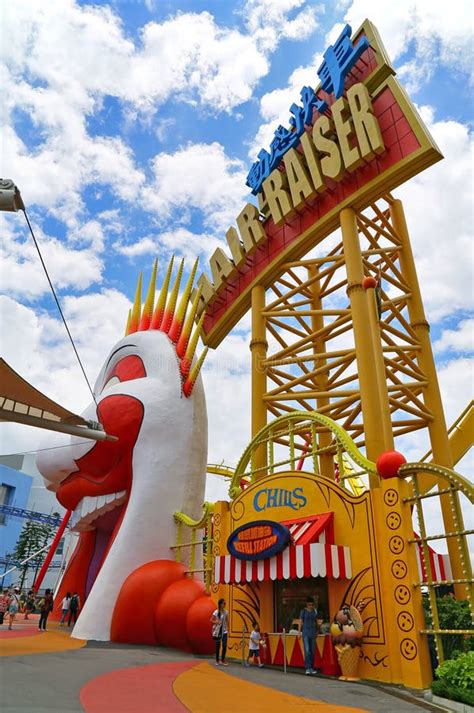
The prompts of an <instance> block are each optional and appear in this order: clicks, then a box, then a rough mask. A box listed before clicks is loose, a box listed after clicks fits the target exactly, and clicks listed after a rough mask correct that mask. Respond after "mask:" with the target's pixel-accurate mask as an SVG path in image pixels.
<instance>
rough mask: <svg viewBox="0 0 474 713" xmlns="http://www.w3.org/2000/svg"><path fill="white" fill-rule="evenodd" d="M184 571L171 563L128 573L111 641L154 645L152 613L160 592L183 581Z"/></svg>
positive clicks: (116, 607)
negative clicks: (174, 583)
mask: <svg viewBox="0 0 474 713" xmlns="http://www.w3.org/2000/svg"><path fill="white" fill-rule="evenodd" d="M185 572H186V567H185V566H184V565H183V564H180V563H179V562H174V561H172V560H156V561H154V562H147V563H146V564H144V565H142V566H141V567H138V569H136V570H135V571H134V572H132V573H131V574H130V575H129V576H128V577H127V579H126V580H125V582H124V583H123V584H122V588H121V590H120V593H119V595H118V598H117V602H116V604H115V608H114V613H113V616H112V626H111V629H110V639H111V641H121V642H123V643H126V644H149V645H151V646H154V645H156V636H155V622H154V619H155V609H156V605H157V603H158V600H159V599H160V597H161V595H162V594H163V592H164V591H165V590H166V589H167V588H168V587H169V586H170V584H173V582H176V581H179V580H183V581H184V577H185Z"/></svg>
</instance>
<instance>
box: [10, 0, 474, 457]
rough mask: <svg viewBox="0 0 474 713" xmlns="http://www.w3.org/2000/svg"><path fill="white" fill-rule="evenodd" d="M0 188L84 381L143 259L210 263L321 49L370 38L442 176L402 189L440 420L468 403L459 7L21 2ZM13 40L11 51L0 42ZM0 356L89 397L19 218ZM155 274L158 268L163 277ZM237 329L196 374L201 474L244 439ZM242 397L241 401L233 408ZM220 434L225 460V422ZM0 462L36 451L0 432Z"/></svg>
mask: <svg viewBox="0 0 474 713" xmlns="http://www.w3.org/2000/svg"><path fill="white" fill-rule="evenodd" d="M3 14H4V17H3V21H2V26H3V30H2V32H3V34H4V41H3V43H2V44H3V49H2V54H1V55H0V62H1V72H2V75H1V76H2V86H3V98H4V102H3V103H4V112H3V132H2V133H3V150H2V155H3V160H2V175H3V176H4V177H8V178H12V179H13V180H14V181H15V182H16V183H17V185H18V186H19V187H20V189H21V191H22V195H23V198H24V201H25V203H26V206H27V209H28V212H29V215H30V218H31V219H32V222H33V224H34V226H35V229H36V232H37V235H38V237H39V238H40V242H41V245H42V246H43V251H44V255H45V258H46V260H47V263H48V266H49V269H50V272H51V275H52V277H53V281H54V283H55V285H56V287H57V289H58V293H59V295H60V299H61V301H62V304H63V305H64V309H65V313H66V315H67V318H68V322H69V325H70V327H71V330H72V332H73V334H74V337H75V339H76V341H77V344H78V347H79V349H80V353H81V356H82V358H83V361H84V363H85V366H86V369H87V372H88V374H89V378H90V379H91V380H94V378H95V376H96V373H97V372H98V370H99V368H100V365H101V362H102V360H103V358H104V356H105V355H106V353H107V351H108V350H109V348H110V347H111V346H112V345H113V343H114V341H116V339H118V338H119V336H120V334H121V331H122V329H123V325H124V323H125V315H126V310H127V307H128V302H129V300H130V299H131V298H132V296H133V292H134V289H135V284H136V278H137V275H138V272H139V271H140V270H144V271H145V272H147V273H148V274H149V272H150V270H151V264H152V261H153V259H154V257H155V256H156V255H158V256H159V257H160V258H162V257H164V258H168V256H169V255H170V254H171V253H172V252H175V253H176V254H178V255H183V256H185V257H186V258H187V264H188V266H189V265H190V264H191V260H192V258H194V257H195V256H199V257H200V258H201V264H202V265H205V264H206V261H207V259H208V257H209V255H210V254H211V253H212V252H213V251H214V249H215V247H216V246H218V245H220V244H221V243H222V240H223V237H224V233H225V230H226V229H227V227H228V226H229V225H230V224H231V223H232V221H233V218H234V217H235V216H236V215H237V213H238V212H239V210H240V208H241V207H242V205H243V202H244V201H245V200H246V199H247V198H248V195H247V189H246V187H245V177H246V174H247V172H248V170H249V168H250V165H251V163H252V160H253V158H254V156H255V155H256V152H257V151H258V149H259V148H261V147H266V146H267V145H268V142H269V139H270V137H271V135H272V132H273V130H274V128H275V127H276V125H277V124H278V123H284V124H286V123H287V118H288V108H289V106H290V104H291V103H292V102H293V101H296V100H298V98H299V89H300V88H301V86H302V85H303V84H304V83H307V84H310V85H311V84H312V85H313V86H314V85H315V84H317V76H316V70H317V68H318V66H319V58H320V56H321V54H322V52H323V51H324V49H325V48H326V47H327V46H328V44H330V43H331V42H332V41H334V39H335V38H336V37H337V36H338V34H339V32H340V31H341V29H342V27H343V25H344V24H345V23H346V22H349V23H350V24H351V25H352V28H353V29H354V30H355V29H357V27H358V26H359V25H360V24H361V22H362V20H363V19H364V18H366V17H368V18H369V19H371V20H372V21H373V22H374V23H375V24H376V25H377V27H378V29H379V31H380V34H381V35H382V39H383V41H384V43H385V45H386V48H387V50H388V52H389V55H390V56H391V58H392V60H393V63H394V66H395V68H396V69H397V73H398V78H399V79H400V81H401V82H402V83H403V85H404V86H405V88H406V89H407V91H408V92H409V94H410V96H411V98H412V100H413V101H414V102H415V103H416V105H417V106H418V108H419V110H420V112H421V114H422V117H423V118H424V120H425V122H426V123H427V125H428V126H429V128H430V130H431V131H432V133H433V136H434V138H435V140H436V141H437V142H438V144H439V146H440V148H441V150H442V152H443V153H444V155H445V160H444V161H443V162H442V163H441V164H439V165H437V166H435V167H433V168H432V169H429V170H428V171H427V172H425V173H424V174H422V175H420V176H419V177H417V178H416V179H413V181H411V182H410V185H409V186H408V185H405V186H402V187H401V188H400V189H399V190H398V191H397V192H396V195H397V196H399V197H401V198H402V199H403V200H404V202H405V210H406V212H407V218H408V222H409V225H410V230H411V234H412V241H413V247H414V251H415V255H416V258H417V264H418V269H419V275H420V281H421V285H422V290H423V295H424V299H425V307H426V310H427V313H428V317H429V320H430V322H431V325H432V338H433V342H434V346H435V353H436V358H437V362H438V366H439V370H440V382H441V386H442V389H443V396H444V399H445V405H446V411H447V416H448V420H452V419H453V418H454V417H455V415H456V414H457V413H458V412H459V411H460V410H461V409H462V408H463V407H464V405H465V404H466V402H467V400H468V398H470V396H468V394H471V393H472V369H471V361H470V359H471V356H472V326H473V320H472V313H471V311H470V310H471V309H472V235H471V232H470V231H471V229H472V202H471V190H470V188H471V185H472V158H471V152H472V102H471V101H469V99H468V97H469V96H470V92H472V77H471V76H470V74H469V72H470V71H471V67H472V66H473V64H472V24H471V11H470V3H468V2H465V3H463V2H460V1H459V0H454V1H453V2H450V3H433V2H429V1H428V0H421V1H419V2H416V3H415V2H413V1H412V0H399V1H398V2H397V3H395V4H394V3H392V2H388V1H387V0H378V1H377V2H375V0H367V1H366V2H363V1H362V0H353V1H351V0H342V1H340V2H327V3H324V2H320V3H318V2H306V0H248V1H244V0H241V1H240V2H231V1H227V0H221V1H216V2H204V1H203V2H198V1H196V0H189V1H188V2H183V1H178V0H177V1H176V2H160V1H159V0H145V1H143V2H141V1H139V0H133V1H130V2H127V1H125V0H117V1H116V2H112V3H110V4H106V3H98V4H96V5H90V4H88V3H86V2H80V3H79V2H73V0H51V1H50V2H48V3H36V2H34V1H33V0H30V1H29V2H27V1H25V0H16V2H15V3H9V4H8V5H5V6H4V8H3ZM6 39H8V40H9V41H6ZM1 225H2V236H3V239H2V243H3V251H4V256H3V268H2V283H3V289H2V293H3V295H2V297H1V305H2V314H3V317H2V319H3V324H4V330H3V332H4V339H3V342H4V349H3V351H4V354H5V358H7V360H8V361H9V362H10V363H11V364H12V366H13V367H14V368H16V369H17V370H18V371H19V372H20V373H22V374H24V375H25V376H26V377H28V378H29V379H31V381H32V382H33V383H35V384H36V385H37V386H38V388H41V389H43V390H44V391H45V392H46V393H48V394H49V395H51V396H52V397H54V398H57V399H58V400H60V401H61V403H64V405H65V406H69V407H70V408H73V409H78V410H81V409H82V408H83V406H84V405H85V404H86V403H87V401H88V397H87V390H86V387H85V384H84V383H83V381H82V380H81V375H80V372H79V369H78V366H77V364H76V363H75V361H74V355H73V353H72V350H71V348H70V346H69V345H68V343H67V342H66V341H65V338H64V334H63V331H62V327H61V325H60V323H59V322H58V315H57V313H56V311H55V309H54V305H53V303H52V300H51V296H50V294H49V292H48V287H47V284H46V281H45V278H44V276H43V274H42V273H41V269H40V267H39V264H38V261H37V258H36V256H35V254H34V252H33V250H32V248H31V244H30V242H29V238H28V235H27V232H26V229H25V225H24V223H23V220H22V216H21V215H13V214H12V215H5V214H4V215H3V216H2V219H1ZM163 264H164V260H163V261H162V265H163ZM248 342H249V322H248V318H244V320H243V321H242V323H241V324H240V325H239V326H238V327H237V329H236V330H235V331H234V333H233V334H232V335H231V336H230V337H229V339H228V340H227V341H226V342H225V343H224V344H223V345H222V347H221V348H220V349H219V354H218V355H213V356H211V358H210V361H209V363H210V364H212V363H213V359H214V363H217V362H216V360H219V364H220V368H219V369H216V370H215V371H214V372H212V374H211V372H209V373H208V374H207V377H206V390H207V394H208V404H209V416H210V460H211V461H220V460H221V459H223V458H225V459H226V461H227V462H229V463H235V462H236V460H237V458H238V455H239V453H240V452H241V451H242V449H243V448H244V447H245V445H246V442H247V439H248V436H249V431H250V427H249V392H250V383H249V352H248ZM236 394H238V396H236ZM231 413H232V414H233V418H234V420H235V427H234V436H233V439H232V444H231V445H229V443H228V434H227V433H226V430H225V426H224V424H225V421H226V419H227V417H229V415H230V414H231ZM8 429H9V430H8V431H7V433H8V434H9V435H8V439H6V440H8V444H7V445H6V446H5V445H3V446H2V452H12V449H14V450H15V449H18V450H21V449H32V448H35V447H37V443H38V442H39V437H38V436H37V434H36V432H33V431H28V430H26V429H21V428H20V427H17V426H11V427H8Z"/></svg>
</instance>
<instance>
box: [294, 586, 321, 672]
mask: <svg viewBox="0 0 474 713" xmlns="http://www.w3.org/2000/svg"><path fill="white" fill-rule="evenodd" d="M317 619H318V612H317V611H316V607H315V606H314V599H313V597H308V598H307V599H306V607H305V608H304V609H302V610H301V612H300V620H299V622H298V638H301V636H303V647H304V666H305V674H306V676H309V675H310V674H314V673H316V671H315V669H314V668H313V661H314V651H315V647H316V634H317V628H316V620H317Z"/></svg>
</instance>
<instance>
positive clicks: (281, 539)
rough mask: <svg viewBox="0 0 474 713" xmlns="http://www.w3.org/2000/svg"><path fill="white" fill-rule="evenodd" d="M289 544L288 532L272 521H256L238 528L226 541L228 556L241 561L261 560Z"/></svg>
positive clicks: (283, 526) (284, 527)
mask: <svg viewBox="0 0 474 713" xmlns="http://www.w3.org/2000/svg"><path fill="white" fill-rule="evenodd" d="M289 542H290V531H289V529H288V528H287V527H286V526H285V525H281V524H280V523H279V522H273V521H272V520H257V521H255V522H248V523H247V524H246V525H242V526H241V527H238V528H237V530H234V532H233V533H232V534H231V536H230V537H229V539H228V540H227V549H228V550H229V552H230V554H231V555H233V556H234V557H237V559H241V560H262V559H266V558H268V557H273V555H276V554H278V552H281V550H283V549H285V547H286V546H287V545H288V543H289Z"/></svg>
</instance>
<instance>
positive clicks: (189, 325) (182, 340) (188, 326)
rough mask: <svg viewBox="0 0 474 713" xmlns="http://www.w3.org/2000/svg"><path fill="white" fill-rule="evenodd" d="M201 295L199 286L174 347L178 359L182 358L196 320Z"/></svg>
mask: <svg viewBox="0 0 474 713" xmlns="http://www.w3.org/2000/svg"><path fill="white" fill-rule="evenodd" d="M201 293H202V287H201V285H199V287H198V290H197V292H196V294H195V296H194V300H193V302H192V305H191V310H190V312H189V314H188V316H187V317H186V322H185V325H184V327H183V330H182V332H181V334H180V335H179V339H178V343H177V345H176V354H177V355H178V357H179V358H180V359H181V357H183V356H184V354H185V352H186V348H187V346H188V342H189V337H190V336H191V332H192V331H193V324H194V320H195V318H196V312H197V309H198V306H199V300H200V299H201Z"/></svg>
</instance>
